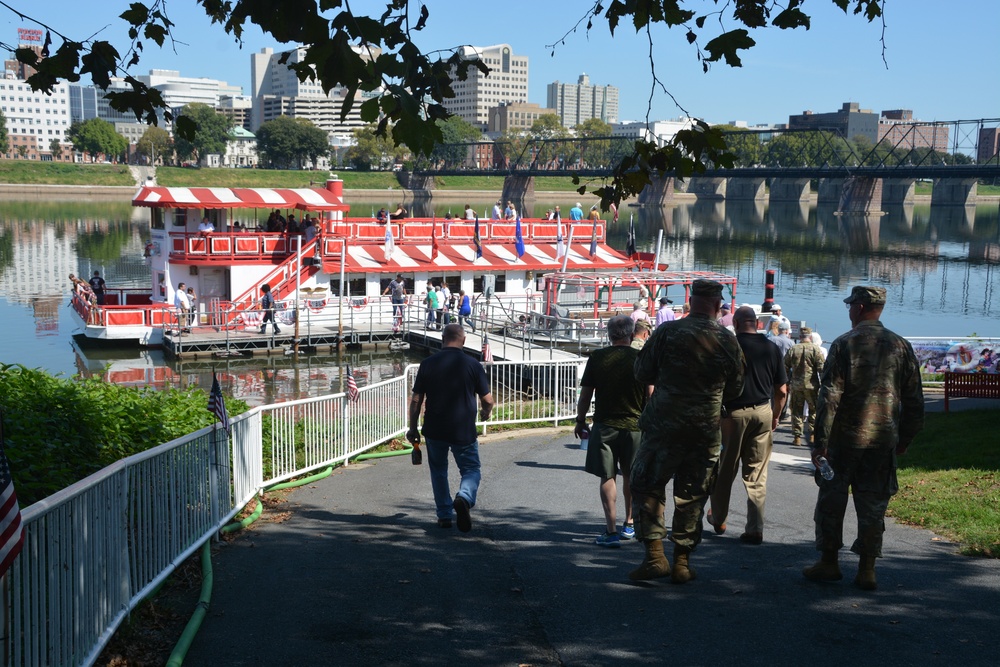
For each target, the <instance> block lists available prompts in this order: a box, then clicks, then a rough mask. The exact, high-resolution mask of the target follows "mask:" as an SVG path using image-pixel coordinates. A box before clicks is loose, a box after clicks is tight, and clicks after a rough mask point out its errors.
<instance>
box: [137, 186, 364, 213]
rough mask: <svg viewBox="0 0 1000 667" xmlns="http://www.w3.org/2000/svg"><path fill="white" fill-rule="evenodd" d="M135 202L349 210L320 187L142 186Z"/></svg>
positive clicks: (163, 205) (165, 205)
mask: <svg viewBox="0 0 1000 667" xmlns="http://www.w3.org/2000/svg"><path fill="white" fill-rule="evenodd" d="M132 205H133V206H148V207H150V208H284V209H289V208H295V209H299V210H302V211H347V209H348V206H347V205H346V204H344V202H343V200H342V199H341V198H340V197H338V196H336V195H335V194H334V193H332V192H330V191H329V190H325V189H319V188H166V187H159V186H143V187H142V188H140V189H139V192H137V193H136V195H135V197H133V198H132Z"/></svg>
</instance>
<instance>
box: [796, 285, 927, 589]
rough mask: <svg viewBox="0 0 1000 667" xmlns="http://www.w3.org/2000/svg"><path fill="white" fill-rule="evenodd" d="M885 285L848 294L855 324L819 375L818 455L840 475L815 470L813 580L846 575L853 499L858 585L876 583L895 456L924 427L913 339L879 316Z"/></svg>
mask: <svg viewBox="0 0 1000 667" xmlns="http://www.w3.org/2000/svg"><path fill="white" fill-rule="evenodd" d="M885 300H886V298H885V288H883V287H870V286H858V287H855V288H854V289H853V290H851V295H850V296H849V297H847V298H846V299H844V303H846V304H847V309H848V313H849V317H850V319H851V325H852V328H851V330H850V331H848V332H847V333H845V334H843V335H842V336H840V337H839V338H837V340H835V341H833V344H832V345H831V346H830V353H829V355H827V360H826V365H825V366H823V377H822V379H821V380H820V388H819V402H818V406H817V408H816V441H815V443H814V444H813V445H812V459H813V463H814V464H816V467H817V468H819V465H818V463H817V459H819V457H821V456H823V457H826V459H827V460H828V461H829V462H830V466H831V467H832V468H833V473H834V474H833V478H832V479H823V477H821V476H820V475H819V473H818V472H817V473H816V476H815V477H816V484H818V485H819V496H818V497H817V499H816V512H815V515H814V518H815V521H816V550H817V551H819V552H821V553H822V556H821V557H820V560H819V561H817V562H816V563H815V564H814V565H812V566H811V567H807V568H806V569H804V570H803V571H802V574H803V575H805V578H806V579H809V580H810V581H839V580H840V579H841V578H842V575H841V573H840V565H839V564H838V562H837V555H838V552H839V551H840V548H841V547H842V546H844V513H845V512H846V510H847V499H848V497H849V495H853V497H854V509H855V512H856V514H857V516H858V536H857V539H855V540H854V544H853V545H852V546H851V551H853V552H854V553H856V554H858V555H859V556H860V557H861V558H860V561H859V563H858V574H857V576H856V577H855V578H854V584H855V585H856V586H857V587H858V588H861V589H862V590H868V591H872V590H875V588H876V581H875V559H876V558H881V556H882V533H884V532H885V510H886V508H887V507H888V506H889V498H891V497H892V496H893V494H895V493H896V491H898V490H899V484H898V482H897V480H896V456H897V455H899V454H902V453H904V452H905V451H906V449H907V447H909V446H910V443H911V442H912V441H913V438H914V437H915V436H916V435H917V433H918V432H919V431H920V429H921V428H923V425H924V394H923V387H922V386H921V383H920V364H919V363H918V362H917V357H916V355H914V353H913V347H912V346H911V345H910V343H909V342H908V341H907V340H906V339H905V338H903V337H902V336H899V335H897V334H895V333H893V332H892V331H889V330H888V329H886V328H885V327H884V326H883V325H882V322H881V321H880V318H881V317H882V309H883V308H884V307H885Z"/></svg>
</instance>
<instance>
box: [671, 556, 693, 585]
mask: <svg viewBox="0 0 1000 667" xmlns="http://www.w3.org/2000/svg"><path fill="white" fill-rule="evenodd" d="M690 555H691V552H690V551H689V550H687V549H684V548H681V547H674V570H673V572H672V573H671V574H670V581H672V582H674V583H675V584H686V583H687V582H689V581H691V580H692V579H694V569H693V568H692V567H691V563H690V562H688V556H690Z"/></svg>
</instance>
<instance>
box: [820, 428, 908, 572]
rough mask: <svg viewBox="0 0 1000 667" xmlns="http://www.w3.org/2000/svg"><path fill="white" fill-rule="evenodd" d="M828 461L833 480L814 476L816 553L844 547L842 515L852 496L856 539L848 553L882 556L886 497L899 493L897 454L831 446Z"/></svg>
mask: <svg viewBox="0 0 1000 667" xmlns="http://www.w3.org/2000/svg"><path fill="white" fill-rule="evenodd" d="M827 459H828V460H829V461H830V465H831V466H832V467H833V472H834V477H833V479H831V480H829V481H827V480H825V479H823V478H822V477H821V476H820V474H819V473H818V472H817V473H816V483H817V484H818V485H819V497H818V498H817V499H816V512H815V514H814V517H813V518H814V519H815V521H816V550H817V551H836V550H838V549H840V548H841V547H842V546H844V513H845V512H846V511H847V497H848V494H849V493H852V494H853V495H854V510H855V513H856V514H857V515H858V536H857V539H855V540H854V544H853V545H852V546H851V551H853V552H854V553H856V554H860V555H862V556H876V557H881V556H882V533H884V532H885V510H886V508H887V507H888V506H889V498H891V497H892V496H893V495H894V494H895V493H896V491H898V490H899V485H898V483H897V481H896V452H895V450H892V449H841V450H838V449H836V448H835V447H833V446H831V447H830V448H829V449H828V450H827Z"/></svg>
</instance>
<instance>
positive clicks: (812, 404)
mask: <svg viewBox="0 0 1000 667" xmlns="http://www.w3.org/2000/svg"><path fill="white" fill-rule="evenodd" d="M818 397H819V389H792V392H791V397H790V398H789V399H788V403H789V410H791V412H792V435H794V436H795V437H796V438H798V437H801V436H802V434H803V430H802V412H803V409H802V408H803V406H806V405H808V406H809V433H810V434H812V433H814V432H815V431H813V427H814V426H815V425H816V399H817V398H818Z"/></svg>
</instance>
